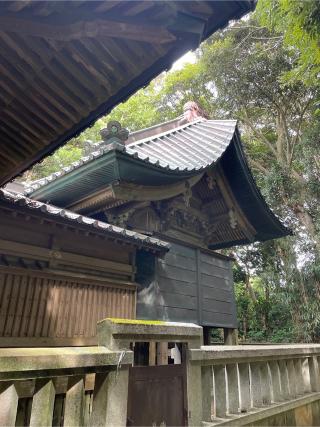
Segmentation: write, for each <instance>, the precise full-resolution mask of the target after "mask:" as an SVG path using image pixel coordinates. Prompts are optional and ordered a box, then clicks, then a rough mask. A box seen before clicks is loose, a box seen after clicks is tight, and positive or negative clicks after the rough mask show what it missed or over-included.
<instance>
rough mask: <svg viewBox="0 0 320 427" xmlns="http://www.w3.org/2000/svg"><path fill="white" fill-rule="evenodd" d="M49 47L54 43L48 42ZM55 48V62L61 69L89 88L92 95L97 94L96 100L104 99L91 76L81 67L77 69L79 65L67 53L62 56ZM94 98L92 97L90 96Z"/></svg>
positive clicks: (100, 87)
mask: <svg viewBox="0 0 320 427" xmlns="http://www.w3.org/2000/svg"><path fill="white" fill-rule="evenodd" d="M50 45H51V46H53V47H54V46H55V43H54V42H53V41H52V40H50ZM55 48H56V57H57V60H59V62H60V63H61V64H62V65H63V67H65V68H67V69H68V70H70V72H71V73H72V75H73V76H74V77H76V78H77V79H78V81H79V82H81V85H83V86H85V87H86V88H91V89H92V90H93V91H94V93H98V94H99V95H98V96H97V99H98V100H102V99H105V94H103V93H102V89H103V87H102V86H101V85H100V84H98V83H97V82H96V81H95V80H94V79H93V78H92V76H90V75H88V73H87V71H86V70H83V69H82V67H79V64H77V63H76V62H75V61H74V60H73V58H71V57H70V55H69V52H68V51H65V54H64V55H63V54H62V52H61V51H60V50H59V49H58V47H55ZM92 96H94V95H92Z"/></svg>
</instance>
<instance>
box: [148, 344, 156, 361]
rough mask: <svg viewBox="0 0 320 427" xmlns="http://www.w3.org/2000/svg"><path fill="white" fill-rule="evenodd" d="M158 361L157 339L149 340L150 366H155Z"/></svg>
mask: <svg viewBox="0 0 320 427" xmlns="http://www.w3.org/2000/svg"><path fill="white" fill-rule="evenodd" d="M156 361H157V351H156V343H155V341H150V342H149V366H154V365H155V364H156Z"/></svg>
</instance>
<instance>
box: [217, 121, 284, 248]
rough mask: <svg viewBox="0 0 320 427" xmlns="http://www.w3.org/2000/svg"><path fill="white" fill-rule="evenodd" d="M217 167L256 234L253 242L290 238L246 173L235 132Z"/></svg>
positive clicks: (245, 165)
mask: <svg viewBox="0 0 320 427" xmlns="http://www.w3.org/2000/svg"><path fill="white" fill-rule="evenodd" d="M219 164H220V165H221V167H222V169H223V172H224V174H225V176H226V178H227V180H228V183H229V185H230V188H231V189H232V192H233V194H234V197H235V199H236V200H237V203H238V204H239V206H240V208H241V210H242V211H243V213H244V215H245V216H246V218H247V220H248V221H249V222H250V224H251V225H252V226H253V227H254V228H255V230H256V235H255V240H257V241H265V240H269V239H275V238H280V237H285V236H288V235H290V234H292V231H291V230H290V229H288V228H286V227H285V226H284V225H283V224H282V223H281V221H280V220H279V219H278V218H277V217H276V215H275V214H274V213H273V212H272V210H271V209H270V208H269V206H268V204H267V203H266V201H265V200H264V198H263V196H262V194H261V192H260V190H259V188H258V186H257V184H256V182H255V179H254V177H253V175H252V173H251V171H250V169H249V166H248V163H247V160H246V157H245V154H244V150H243V147H242V143H241V139H240V134H239V130H238V129H237V130H236V132H235V136H234V138H233V143H232V144H230V146H229V147H228V148H227V150H226V152H225V153H224V155H223V156H222V158H221V160H220V161H219ZM247 243H252V242H250V241H249V240H246V241H244V242H239V243H236V244H247ZM215 249H217V248H215Z"/></svg>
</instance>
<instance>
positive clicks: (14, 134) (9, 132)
mask: <svg viewBox="0 0 320 427" xmlns="http://www.w3.org/2000/svg"><path fill="white" fill-rule="evenodd" d="M0 129H1V131H2V132H3V133H5V134H6V135H7V136H8V137H9V138H12V139H13V140H15V141H16V143H17V145H18V147H22V149H24V150H25V151H26V153H28V152H29V153H30V154H33V153H34V149H30V148H29V146H28V145H27V146H25V145H24V144H23V138H24V137H23V138H22V137H21V135H20V134H19V132H17V131H16V130H15V129H14V130H13V129H12V128H10V127H8V122H6V123H0ZM25 139H26V138H25ZM37 148H38V147H37ZM18 150H19V151H20V148H19V149H18Z"/></svg>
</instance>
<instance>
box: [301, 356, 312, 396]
mask: <svg viewBox="0 0 320 427" xmlns="http://www.w3.org/2000/svg"><path fill="white" fill-rule="evenodd" d="M301 363H302V378H303V384H304V392H305V393H310V391H311V381H310V372H309V362H308V358H307V357H306V358H305V359H302V361H301Z"/></svg>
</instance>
